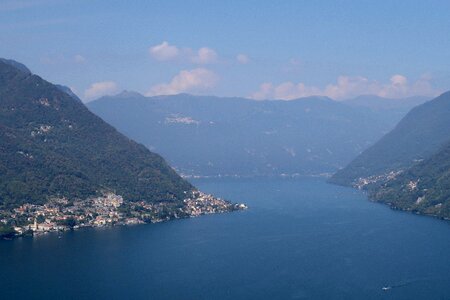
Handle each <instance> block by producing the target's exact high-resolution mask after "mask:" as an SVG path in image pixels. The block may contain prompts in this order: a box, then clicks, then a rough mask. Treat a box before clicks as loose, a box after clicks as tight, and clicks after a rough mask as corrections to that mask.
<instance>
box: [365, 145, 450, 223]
mask: <svg viewBox="0 0 450 300" xmlns="http://www.w3.org/2000/svg"><path fill="white" fill-rule="evenodd" d="M370 196H371V197H372V198H373V199H375V200H376V201H379V202H383V203H387V204H389V205H391V206H393V207H395V208H399V209H403V210H409V211H413V212H417V213H422V214H427V215H433V216H437V217H441V218H446V219H450V142H449V143H447V144H446V145H445V146H444V147H443V148H441V150H439V151H438V152H437V153H435V154H434V155H432V156H431V157H430V158H427V159H426V160H424V161H423V162H421V163H419V164H417V165H415V166H413V167H411V168H410V169H408V170H407V171H405V172H403V173H401V174H399V175H397V176H396V177H395V178H394V179H392V180H390V181H388V182H386V183H384V184H383V185H382V186H381V187H378V188H374V189H371V190H370Z"/></svg>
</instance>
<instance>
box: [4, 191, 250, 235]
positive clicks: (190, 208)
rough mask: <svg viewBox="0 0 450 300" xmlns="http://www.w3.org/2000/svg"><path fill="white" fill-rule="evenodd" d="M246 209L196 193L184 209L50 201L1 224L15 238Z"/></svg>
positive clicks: (110, 198) (111, 197)
mask: <svg viewBox="0 0 450 300" xmlns="http://www.w3.org/2000/svg"><path fill="white" fill-rule="evenodd" d="M245 208H247V207H246V206H245V205H244V204H232V203H230V202H228V201H225V200H222V199H220V198H216V197H214V196H212V195H209V194H205V193H202V192H200V191H194V192H192V193H190V194H189V196H188V197H187V198H186V199H185V200H184V203H183V204H182V205H179V203H178V204H177V203H174V202H159V203H148V202H145V201H140V202H124V200H123V198H122V197H121V196H119V195H116V194H114V193H107V194H105V195H103V196H102V197H96V198H91V199H87V200H77V201H73V202H71V201H69V200H67V199H51V200H50V201H48V202H47V203H46V204H44V205H36V204H23V205H21V206H20V207H18V208H15V209H13V210H12V211H11V212H10V213H9V214H6V213H5V212H4V211H3V212H2V218H0V223H3V224H10V225H11V224H12V225H13V226H14V231H15V232H16V235H23V234H26V233H32V234H40V233H46V232H53V231H65V230H69V229H73V228H75V229H76V228H80V227H102V226H113V225H131V224H142V223H156V222H162V221H166V220H170V219H174V218H183V217H196V216H199V215H203V214H211V213H221V212H228V211H233V210H240V209H245Z"/></svg>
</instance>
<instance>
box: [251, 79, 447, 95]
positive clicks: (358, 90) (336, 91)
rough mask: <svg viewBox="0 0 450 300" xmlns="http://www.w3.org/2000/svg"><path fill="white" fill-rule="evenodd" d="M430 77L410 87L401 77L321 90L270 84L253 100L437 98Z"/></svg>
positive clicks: (354, 81) (349, 81)
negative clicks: (310, 97)
mask: <svg viewBox="0 0 450 300" xmlns="http://www.w3.org/2000/svg"><path fill="white" fill-rule="evenodd" d="M430 80H431V77H430V76H429V75H423V76H422V77H421V78H419V79H418V80H417V81H415V82H413V83H409V81H408V79H407V78H406V77H405V76H403V75H400V74H396V75H393V76H392V77H391V78H390V81H389V82H388V83H380V82H378V81H376V80H369V79H368V78H366V77H363V76H354V77H350V76H339V77H338V78H337V81H336V83H332V84H328V85H327V86H325V87H323V88H320V87H316V86H308V85H305V84H304V83H302V82H300V83H293V82H284V83H281V84H279V85H274V84H272V83H270V82H266V83H263V84H261V86H260V89H259V90H258V91H256V92H254V93H253V94H252V95H251V96H250V97H251V98H253V99H259V100H260V99H282V100H292V99H297V98H301V97H308V96H327V97H330V98H332V99H336V100H343V99H349V98H353V97H357V96H359V95H368V94H370V95H378V96H381V97H386V98H403V97H411V96H418V95H421V96H435V95H437V94H438V93H439V91H438V90H436V89H434V88H433V86H432V85H431V82H430Z"/></svg>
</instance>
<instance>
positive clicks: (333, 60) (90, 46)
mask: <svg viewBox="0 0 450 300" xmlns="http://www.w3.org/2000/svg"><path fill="white" fill-rule="evenodd" d="M449 12H450V1H448V0H446V1H432V0H431V1H416V0H408V1H391V0H378V1H375V0H374V1H366V0H357V1H356V0H354V1H339V0H334V1H331V0H329V1H318V0H311V1H302V0H297V1H289V0H285V1H261V0H258V1H253V0H246V1H234V0H228V1H189V0H184V1H170V0H164V1H140V0H133V1H116V0H76V1H75V0H73V1H69V0H16V1H13V0H0V57H3V58H10V59H14V60H17V61H19V62H22V63H24V64H25V65H27V66H28V67H29V68H30V69H31V71H32V72H33V73H35V74H38V75H40V76H41V77H43V78H45V79H47V80H49V81H51V82H53V83H59V84H63V85H66V86H69V87H70V88H71V89H72V90H73V91H74V92H75V93H76V94H77V95H79V96H80V98H82V99H83V101H86V102H87V101H91V100H93V99H96V98H98V97H101V96H103V95H111V94H116V93H118V92H120V91H122V90H130V91H137V92H140V93H142V94H144V95H148V96H152V95H160V94H177V93H183V92H186V93H192V94H200V95H217V96H242V97H248V98H253V99H284V100H290V99H295V98H299V97H305V96H311V95H322V96H328V97H331V98H333V99H335V100H343V99H348V98H352V97H356V96H358V95H362V94H375V95H378V96H382V97H387V98H403V97H410V96H417V95H426V96H435V95H438V94H439V93H441V92H443V91H446V90H450V50H449V49H450V18H449V15H450V14H449Z"/></svg>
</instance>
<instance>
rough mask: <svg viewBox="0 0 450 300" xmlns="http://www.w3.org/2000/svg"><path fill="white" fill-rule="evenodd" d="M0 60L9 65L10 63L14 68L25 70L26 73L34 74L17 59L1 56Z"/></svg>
mask: <svg viewBox="0 0 450 300" xmlns="http://www.w3.org/2000/svg"><path fill="white" fill-rule="evenodd" d="M0 62H3V63H5V64H7V65H10V66H11V67H14V68H16V69H17V70H19V71H21V72H24V73H26V74H28V75H31V74H32V73H31V71H30V69H28V68H27V67H26V66H25V65H24V64H22V63H20V62H17V61H15V60H12V59H6V58H0Z"/></svg>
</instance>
